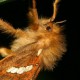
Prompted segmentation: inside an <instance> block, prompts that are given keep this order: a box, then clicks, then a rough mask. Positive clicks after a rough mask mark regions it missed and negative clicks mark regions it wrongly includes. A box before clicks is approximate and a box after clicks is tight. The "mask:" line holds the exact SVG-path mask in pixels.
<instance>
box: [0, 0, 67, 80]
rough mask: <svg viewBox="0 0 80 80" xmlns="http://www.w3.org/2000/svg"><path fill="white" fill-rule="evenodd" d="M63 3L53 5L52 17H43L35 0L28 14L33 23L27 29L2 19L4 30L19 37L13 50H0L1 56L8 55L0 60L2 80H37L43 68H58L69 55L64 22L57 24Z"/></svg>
mask: <svg viewBox="0 0 80 80" xmlns="http://www.w3.org/2000/svg"><path fill="white" fill-rule="evenodd" d="M59 2H60V0H55V1H54V2H53V15H52V17H51V18H39V16H38V12H37V8H36V0H32V3H33V7H32V8H30V11H29V13H28V16H29V19H30V20H31V23H30V24H29V26H28V27H27V28H25V29H24V30H22V29H14V27H13V26H12V25H10V24H9V23H7V22H5V21H3V20H2V19H0V30H2V31H3V32H5V33H9V34H11V35H13V36H14V37H15V38H16V39H15V40H14V41H13V43H12V44H11V49H7V48H4V47H3V48H0V53H1V55H3V56H5V58H4V59H2V60H0V80H35V79H36V76H35V75H38V73H39V71H40V70H41V69H43V68H44V69H47V70H52V69H54V67H55V65H56V62H57V61H58V60H60V59H61V57H62V55H63V54H64V53H65V52H66V40H65V35H64V34H63V27H62V26H59V24H60V23H63V22H64V21H59V22H54V20H55V18H56V15H57V12H58V10H57V6H58V3H59ZM34 72H35V73H34ZM31 74H32V76H31Z"/></svg>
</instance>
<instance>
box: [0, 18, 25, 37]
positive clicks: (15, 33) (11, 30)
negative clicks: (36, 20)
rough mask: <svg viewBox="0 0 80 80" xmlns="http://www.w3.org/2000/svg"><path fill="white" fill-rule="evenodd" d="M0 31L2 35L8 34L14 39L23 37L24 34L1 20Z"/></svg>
mask: <svg viewBox="0 0 80 80" xmlns="http://www.w3.org/2000/svg"><path fill="white" fill-rule="evenodd" d="M0 30H1V31H3V32H4V33H10V35H13V36H15V37H21V36H24V35H25V32H24V31H23V30H21V29H15V28H14V27H13V26H12V25H10V24H9V23H7V22H5V21H3V20H2V19H0Z"/></svg>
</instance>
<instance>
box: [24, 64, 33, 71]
mask: <svg viewBox="0 0 80 80" xmlns="http://www.w3.org/2000/svg"><path fill="white" fill-rule="evenodd" d="M32 68H33V65H30V66H27V67H26V70H25V72H27V71H30V70H32Z"/></svg>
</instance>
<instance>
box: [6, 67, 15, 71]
mask: <svg viewBox="0 0 80 80" xmlns="http://www.w3.org/2000/svg"><path fill="white" fill-rule="evenodd" d="M14 69H15V67H11V68H9V69H8V70H7V72H11V71H12V70H14Z"/></svg>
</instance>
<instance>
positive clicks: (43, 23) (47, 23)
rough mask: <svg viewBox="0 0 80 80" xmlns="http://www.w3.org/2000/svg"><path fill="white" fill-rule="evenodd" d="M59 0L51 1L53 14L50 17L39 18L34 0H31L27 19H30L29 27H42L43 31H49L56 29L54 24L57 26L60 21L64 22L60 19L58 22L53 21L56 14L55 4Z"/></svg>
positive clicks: (37, 28) (36, 28)
mask: <svg viewBox="0 0 80 80" xmlns="http://www.w3.org/2000/svg"><path fill="white" fill-rule="evenodd" d="M59 1H60V0H55V2H54V3H53V14H52V16H51V17H50V18H48V19H47V18H40V19H39V17H38V12H37V8H36V0H32V5H33V6H32V8H29V13H28V16H29V19H30V20H31V23H30V25H31V29H32V30H34V31H37V30H40V29H43V30H45V31H48V32H51V31H54V30H55V29H56V30H58V28H57V27H56V26H58V25H59V24H60V23H63V22H65V21H66V20H64V21H60V22H54V20H55V18H56V15H57V4H58V3H59Z"/></svg>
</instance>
